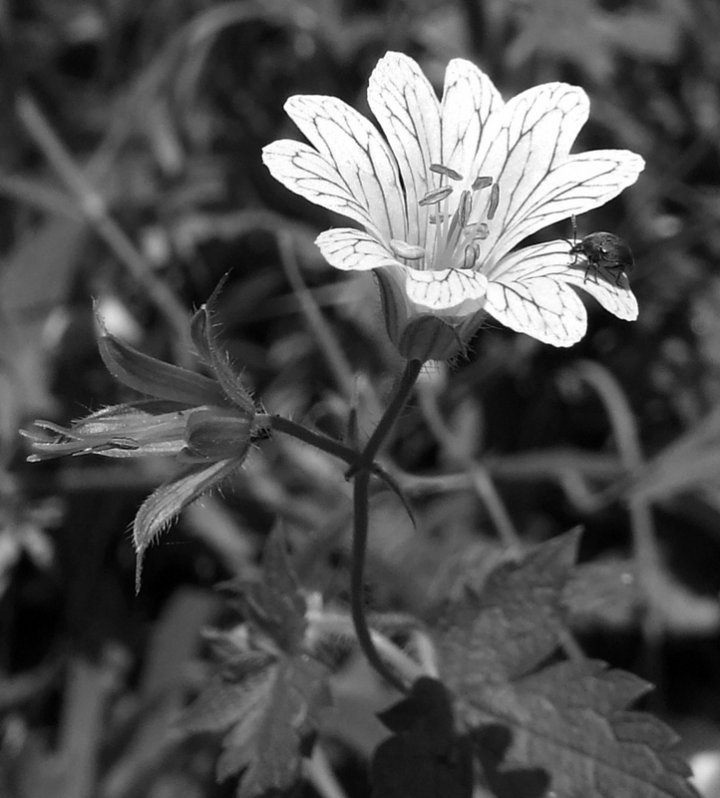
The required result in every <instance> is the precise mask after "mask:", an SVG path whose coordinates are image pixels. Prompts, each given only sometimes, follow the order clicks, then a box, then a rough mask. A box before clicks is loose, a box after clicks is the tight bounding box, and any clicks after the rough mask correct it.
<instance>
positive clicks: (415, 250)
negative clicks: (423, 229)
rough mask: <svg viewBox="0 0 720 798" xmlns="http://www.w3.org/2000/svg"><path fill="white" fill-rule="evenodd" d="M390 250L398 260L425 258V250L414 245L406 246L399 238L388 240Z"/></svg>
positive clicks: (405, 242)
mask: <svg viewBox="0 0 720 798" xmlns="http://www.w3.org/2000/svg"><path fill="white" fill-rule="evenodd" d="M390 249H391V250H392V251H393V254H395V255H397V256H398V257H399V258H405V259H406V260H420V258H424V257H425V250H424V249H423V247H418V246H416V245H415V244H408V243H407V241H401V240H400V239H399V238H392V239H390Z"/></svg>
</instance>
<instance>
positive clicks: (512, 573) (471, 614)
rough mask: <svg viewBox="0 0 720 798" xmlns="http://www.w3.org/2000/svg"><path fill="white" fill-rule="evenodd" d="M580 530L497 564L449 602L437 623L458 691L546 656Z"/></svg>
mask: <svg viewBox="0 0 720 798" xmlns="http://www.w3.org/2000/svg"><path fill="white" fill-rule="evenodd" d="M578 540H579V535H578V533H577V532H575V531H573V532H569V533H567V534H565V535H562V536H560V537H557V538H554V539H552V540H550V541H548V542H546V543H544V544H542V545H540V546H537V547H536V548H534V549H532V550H531V551H529V552H527V553H526V554H524V555H523V557H522V559H521V560H519V561H516V562H506V563H503V564H501V565H500V566H498V568H496V569H495V571H493V572H492V573H491V574H490V576H489V577H488V578H487V580H486V582H485V586H484V587H483V589H482V591H481V592H480V593H479V594H477V593H475V592H474V591H472V590H470V589H468V590H467V591H466V595H465V597H464V598H463V599H462V600H460V601H457V602H454V603H452V604H449V605H447V606H446V607H445V608H444V610H443V613H442V615H441V617H440V621H439V623H438V626H437V632H438V648H439V652H440V656H441V659H442V661H443V675H444V678H445V680H446V682H447V684H448V685H449V686H450V688H451V689H452V690H455V691H457V692H458V693H459V694H462V693H464V692H465V690H466V689H467V688H469V687H472V685H473V684H474V683H475V682H476V681H477V680H478V679H480V680H482V681H487V682H494V681H498V682H504V681H507V680H508V679H512V678H515V677H517V676H519V675H522V674H525V673H527V672H529V671H531V670H532V669H533V668H535V667H537V665H539V664H540V663H541V662H543V661H544V660H546V659H547V658H548V657H549V656H550V655H551V654H552V653H553V652H554V651H555V650H556V649H557V646H558V630H559V629H561V628H562V627H564V622H565V608H564V605H563V594H564V590H565V587H566V585H567V582H568V580H569V578H570V575H571V572H572V563H573V561H574V559H575V552H576V549H577V545H578Z"/></svg>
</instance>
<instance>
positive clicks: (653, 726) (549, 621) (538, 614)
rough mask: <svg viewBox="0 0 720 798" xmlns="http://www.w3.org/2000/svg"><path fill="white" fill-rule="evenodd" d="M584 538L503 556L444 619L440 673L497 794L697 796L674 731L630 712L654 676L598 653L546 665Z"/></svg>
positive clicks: (533, 797) (515, 797)
mask: <svg viewBox="0 0 720 798" xmlns="http://www.w3.org/2000/svg"><path fill="white" fill-rule="evenodd" d="M577 540H578V536H577V534H575V533H570V534H568V535H564V536H562V537H559V538H556V539H554V540H551V541H549V542H547V543H545V544H542V545H541V546H538V547H537V548H535V549H534V550H533V551H531V552H529V553H528V554H526V555H524V557H523V558H522V559H521V560H520V561H519V562H517V563H511V564H507V563H506V564H502V565H500V566H499V567H498V568H496V570H495V571H494V572H492V573H491V575H490V576H489V577H488V579H487V580H486V583H485V585H484V587H483V589H482V590H481V592H480V593H479V594H476V593H472V592H468V594H467V596H466V597H465V598H464V599H462V600H460V601H458V602H456V603H455V604H453V605H451V606H450V607H448V608H446V610H445V613H444V615H443V617H442V619H441V623H440V625H439V628H438V638H437V642H438V653H439V657H440V674H441V677H442V678H443V680H444V681H445V682H446V684H447V685H448V687H449V688H450V689H451V690H452V691H453V693H454V694H455V696H456V698H457V704H456V706H457V707H458V708H459V711H460V715H461V717H462V718H463V720H464V722H465V724H466V726H467V728H468V729H469V733H470V734H471V736H472V738H473V741H474V743H473V744H474V748H475V751H476V754H477V756H478V758H479V759H480V762H481V764H482V766H483V769H484V773H485V777H486V779H487V782H488V785H489V787H490V788H491V790H492V791H493V793H494V794H495V795H496V796H498V798H543V797H544V796H546V795H548V794H551V793H554V794H556V795H558V796H563V797H564V796H573V798H574V796H583V798H606V797H607V796H632V797H633V798H692V797H693V796H696V793H695V791H694V789H693V788H692V786H691V785H690V783H689V782H688V781H687V776H688V774H689V771H688V768H687V765H686V764H685V763H684V762H683V761H682V760H681V759H680V758H679V757H677V756H676V755H675V754H673V752H672V751H671V750H670V749H671V747H672V745H673V744H674V742H675V736H674V735H673V734H672V732H671V731H670V730H669V729H668V728H667V727H666V726H665V725H664V724H662V723H661V722H660V721H659V720H657V719H655V718H653V717H652V716H650V715H646V714H643V713H639V712H632V711H629V710H628V709H627V707H628V706H629V705H630V704H631V703H632V702H634V701H635V700H637V698H639V697H640V696H641V695H642V694H643V693H645V692H646V691H647V690H648V689H649V685H648V684H647V683H646V682H644V681H643V680H641V679H639V678H637V677H635V676H633V675H632V674H629V673H625V672H623V671H618V670H608V669H607V668H606V666H605V665H604V663H599V662H594V661H590V660H587V661H583V660H580V661H575V660H573V661H568V662H554V663H552V664H547V663H548V660H549V658H550V655H551V654H553V653H554V652H555V651H556V648H557V634H558V631H559V630H560V629H561V628H562V627H563V625H564V621H565V618H564V612H565V611H564V603H563V596H564V595H566V592H567V586H568V584H569V582H570V580H571V577H572V570H571V569H572V562H573V559H574V556H575V550H576V547H577ZM543 666H544V667H543Z"/></svg>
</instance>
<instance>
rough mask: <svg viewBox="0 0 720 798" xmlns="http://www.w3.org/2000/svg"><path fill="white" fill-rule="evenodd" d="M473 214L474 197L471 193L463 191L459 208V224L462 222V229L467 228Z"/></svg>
mask: <svg viewBox="0 0 720 798" xmlns="http://www.w3.org/2000/svg"><path fill="white" fill-rule="evenodd" d="M471 213H472V195H471V194H470V192H469V191H463V193H462V194H461V196H460V207H459V208H458V222H460V227H465V225H466V224H467V220H468V219H469V218H470V214H471Z"/></svg>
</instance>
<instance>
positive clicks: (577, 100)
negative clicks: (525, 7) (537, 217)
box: [480, 83, 589, 256]
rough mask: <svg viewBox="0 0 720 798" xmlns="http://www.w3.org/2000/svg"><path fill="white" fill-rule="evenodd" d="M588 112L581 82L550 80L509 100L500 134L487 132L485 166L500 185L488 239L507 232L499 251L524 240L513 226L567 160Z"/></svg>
mask: <svg viewBox="0 0 720 798" xmlns="http://www.w3.org/2000/svg"><path fill="white" fill-rule="evenodd" d="M588 113H589V101H588V98H587V95H586V94H585V92H584V91H583V90H582V89H581V88H579V87H577V86H570V85H568V84H566V83H546V84H544V85H542V86H536V87H534V88H532V89H528V90H527V91H524V92H522V93H521V94H519V95H517V96H516V97H514V98H513V99H512V100H510V102H508V103H507V105H506V106H505V109H504V112H503V124H502V126H501V129H500V130H499V132H498V134H497V135H493V136H492V137H485V136H483V139H484V141H485V140H487V144H488V146H489V149H488V150H487V153H486V154H482V153H481V155H483V157H482V163H481V167H480V169H481V171H482V172H483V174H485V175H488V176H489V177H492V178H493V180H495V182H496V183H498V184H499V187H500V196H499V204H498V206H497V211H496V213H495V216H494V224H492V225H491V227H490V231H491V234H490V239H489V242H488V243H489V245H490V246H491V247H493V246H494V245H495V243H496V242H497V239H498V237H501V238H502V244H501V251H500V252H498V253H497V254H498V256H499V255H500V254H502V253H504V252H507V251H508V250H509V249H510V248H511V247H512V245H513V244H514V243H516V242H517V241H518V240H519V239H518V238H512V240H511V236H509V235H508V232H507V231H508V229H509V228H510V227H511V226H512V225H514V224H517V223H518V222H519V221H520V220H521V219H524V217H525V215H526V206H527V204H528V200H529V198H531V197H532V195H533V193H534V192H535V191H536V190H537V189H538V186H539V185H540V184H541V183H542V182H543V181H544V180H545V179H546V178H547V176H548V175H549V174H550V173H551V172H552V170H553V169H554V168H556V167H557V166H558V165H559V164H561V163H564V162H565V161H566V159H567V155H568V152H569V151H570V147H571V145H572V143H573V141H574V140H575V138H576V136H577V134H578V131H579V130H580V128H581V127H582V126H583V124H584V123H585V121H586V120H587V117H588ZM544 224H545V222H544V221H543V222H542V224H538V225H537V226H536V227H535V229H539V227H541V226H542V225H544Z"/></svg>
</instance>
